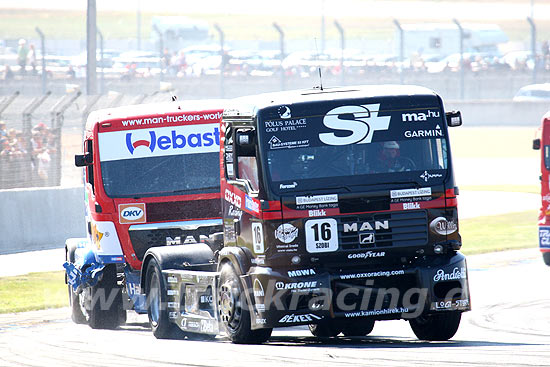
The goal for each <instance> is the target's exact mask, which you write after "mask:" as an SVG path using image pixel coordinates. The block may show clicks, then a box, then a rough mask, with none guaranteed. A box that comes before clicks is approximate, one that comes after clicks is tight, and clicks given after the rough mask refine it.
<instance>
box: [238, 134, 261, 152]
mask: <svg viewBox="0 0 550 367" xmlns="http://www.w3.org/2000/svg"><path fill="white" fill-rule="evenodd" d="M236 141H237V147H238V152H237V154H238V155H239V156H241V157H254V156H255V154H256V132H255V131H254V130H246V131H237V134H236Z"/></svg>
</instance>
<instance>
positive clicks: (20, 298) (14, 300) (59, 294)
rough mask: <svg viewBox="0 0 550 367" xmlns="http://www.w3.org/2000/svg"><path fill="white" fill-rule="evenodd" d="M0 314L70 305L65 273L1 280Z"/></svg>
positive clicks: (19, 276)
mask: <svg viewBox="0 0 550 367" xmlns="http://www.w3.org/2000/svg"><path fill="white" fill-rule="evenodd" d="M0 300H2V301H1V302H0V313H9V312H23V311H32V310H42V309H46V308H59V307H64V306H68V305H69V299H68V296H67V285H66V284H65V273H64V272H63V271H54V272H47V273H30V274H26V275H18V276H13V277H4V278H0Z"/></svg>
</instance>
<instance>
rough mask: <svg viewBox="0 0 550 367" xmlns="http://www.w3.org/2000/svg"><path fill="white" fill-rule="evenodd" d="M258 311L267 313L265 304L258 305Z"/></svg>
mask: <svg viewBox="0 0 550 367" xmlns="http://www.w3.org/2000/svg"><path fill="white" fill-rule="evenodd" d="M255 306H256V311H258V312H265V304H263V303H256V305H255Z"/></svg>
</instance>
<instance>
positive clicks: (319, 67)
mask: <svg viewBox="0 0 550 367" xmlns="http://www.w3.org/2000/svg"><path fill="white" fill-rule="evenodd" d="M315 51H316V56H317V61H319V49H318V48H317V37H315ZM317 70H319V89H321V90H323V75H322V74H321V65H320V64H318V65H317Z"/></svg>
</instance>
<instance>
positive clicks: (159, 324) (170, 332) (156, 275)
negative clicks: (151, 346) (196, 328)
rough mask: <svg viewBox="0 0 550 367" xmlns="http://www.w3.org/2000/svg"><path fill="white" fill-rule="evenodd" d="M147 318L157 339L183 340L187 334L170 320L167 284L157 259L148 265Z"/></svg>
mask: <svg viewBox="0 0 550 367" xmlns="http://www.w3.org/2000/svg"><path fill="white" fill-rule="evenodd" d="M145 279H146V282H147V283H146V285H147V316H148V317H149V325H150V326H151V330H152V331H153V335H154V336H155V338H157V339H183V338H184V336H185V334H184V333H183V331H182V330H181V329H180V328H179V327H178V326H177V325H176V324H175V323H173V322H170V320H169V318H168V311H167V309H166V306H167V301H166V284H165V282H164V277H163V276H162V270H161V269H160V265H159V264H158V262H157V261H156V260H155V259H152V260H151V261H150V262H149V264H147V273H146V278H145Z"/></svg>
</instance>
